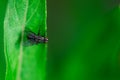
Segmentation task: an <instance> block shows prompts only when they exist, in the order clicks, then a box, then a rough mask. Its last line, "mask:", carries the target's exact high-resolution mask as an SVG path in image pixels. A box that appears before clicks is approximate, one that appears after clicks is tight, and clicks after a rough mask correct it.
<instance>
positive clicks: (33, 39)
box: [25, 30, 48, 45]
mask: <svg viewBox="0 0 120 80" xmlns="http://www.w3.org/2000/svg"><path fill="white" fill-rule="evenodd" d="M25 33H27V34H26V38H27V44H28V43H29V44H32V45H33V44H39V43H47V42H48V38H47V37H44V36H41V35H40V30H39V31H38V34H35V33H34V32H32V31H25Z"/></svg>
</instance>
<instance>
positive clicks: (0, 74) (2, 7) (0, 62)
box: [0, 0, 7, 80]
mask: <svg viewBox="0 0 120 80" xmlns="http://www.w3.org/2000/svg"><path fill="white" fill-rule="evenodd" d="M6 5H7V0H4V1H2V3H0V80H5V68H6V64H5V55H4V39H3V38H4V36H3V33H4V32H3V28H4V27H3V24H4V17H5V11H6Z"/></svg>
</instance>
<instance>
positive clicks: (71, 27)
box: [47, 0, 120, 80]
mask: <svg viewBox="0 0 120 80" xmlns="http://www.w3.org/2000/svg"><path fill="white" fill-rule="evenodd" d="M119 2H120V1H119V0H48V1H47V4H48V24H47V25H48V37H49V43H48V65H47V69H48V74H47V75H48V77H47V80H119V79H120V77H119V75H120V59H119V55H120V53H119V52H120V50H119V49H120V23H119V21H120V16H119V14H120V8H119Z"/></svg>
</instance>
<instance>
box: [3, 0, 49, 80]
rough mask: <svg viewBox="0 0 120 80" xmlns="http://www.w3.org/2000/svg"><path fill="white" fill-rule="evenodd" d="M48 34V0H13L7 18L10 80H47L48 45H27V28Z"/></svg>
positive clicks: (5, 40) (6, 31) (7, 78)
mask: <svg viewBox="0 0 120 80" xmlns="http://www.w3.org/2000/svg"><path fill="white" fill-rule="evenodd" d="M39 28H40V34H41V35H44V34H46V29H47V28H46V1H45V0H9V1H8V6H7V12H6V17H5V21H4V50H5V57H6V62H7V63H6V65H7V68H6V80H44V79H45V74H46V71H45V65H46V49H47V44H37V45H31V46H24V45H23V43H24V37H25V30H26V29H30V30H31V31H32V32H35V33H38V30H39Z"/></svg>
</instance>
